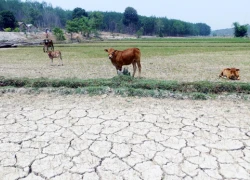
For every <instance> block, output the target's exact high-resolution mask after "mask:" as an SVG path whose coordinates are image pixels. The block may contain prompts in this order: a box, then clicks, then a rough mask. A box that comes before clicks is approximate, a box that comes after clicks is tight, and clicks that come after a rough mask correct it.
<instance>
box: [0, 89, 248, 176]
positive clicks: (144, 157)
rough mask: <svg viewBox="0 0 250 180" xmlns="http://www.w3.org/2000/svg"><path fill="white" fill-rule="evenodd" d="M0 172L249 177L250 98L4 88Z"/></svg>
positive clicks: (0, 103) (69, 174)
mask: <svg viewBox="0 0 250 180" xmlns="http://www.w3.org/2000/svg"><path fill="white" fill-rule="evenodd" d="M0 112H1V113H0V179H2V180H6V179H26V180H31V179H32V180H42V179H50V180H56V179H65V180H66V179H67V180H69V179H74V180H77V179H82V178H83V179H91V180H98V179H103V180H106V179H112V180H113V179H126V180H127V179H131V180H137V179H143V180H146V179H149V180H151V179H152V180H161V179H198V180H200V179H250V166H249V164H250V140H249V137H250V128H249V127H250V120H249V117H250V103H249V102H247V101H235V102H233V101H215V100H207V101H192V100H174V99H153V98H122V97H113V96H106V95H103V96H93V97H90V96H85V95H81V96H78V95H70V96H57V95H55V94H40V95H20V94H11V93H9V94H3V95H0Z"/></svg>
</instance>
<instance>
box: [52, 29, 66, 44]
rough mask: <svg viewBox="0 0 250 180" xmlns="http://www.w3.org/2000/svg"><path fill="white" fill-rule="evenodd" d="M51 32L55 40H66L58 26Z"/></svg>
mask: <svg viewBox="0 0 250 180" xmlns="http://www.w3.org/2000/svg"><path fill="white" fill-rule="evenodd" d="M53 33H54V34H55V36H56V40H58V41H64V40H66V38H65V36H64V34H63V31H62V30H61V29H60V28H57V27H56V28H54V29H53Z"/></svg>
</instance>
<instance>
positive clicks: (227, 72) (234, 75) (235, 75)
mask: <svg viewBox="0 0 250 180" xmlns="http://www.w3.org/2000/svg"><path fill="white" fill-rule="evenodd" d="M219 77H225V78H228V79H231V80H240V69H236V68H226V69H223V70H222V71H221V73H220V75H219Z"/></svg>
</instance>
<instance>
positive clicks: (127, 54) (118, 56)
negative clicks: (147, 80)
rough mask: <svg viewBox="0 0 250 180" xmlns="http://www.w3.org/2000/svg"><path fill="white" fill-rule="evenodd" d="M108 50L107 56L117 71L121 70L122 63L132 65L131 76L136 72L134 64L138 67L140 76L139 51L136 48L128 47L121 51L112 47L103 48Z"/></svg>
mask: <svg viewBox="0 0 250 180" xmlns="http://www.w3.org/2000/svg"><path fill="white" fill-rule="evenodd" d="M104 51H106V52H108V57H109V59H110V60H111V62H112V64H113V65H114V66H115V67H116V70H117V73H118V70H119V71H122V66H124V65H129V64H132V65H133V77H134V75H135V72H136V65H137V66H138V69H139V77H140V76H141V62H140V60H141V52H140V49H138V48H129V49H126V50H123V51H119V50H115V49H113V48H110V49H104Z"/></svg>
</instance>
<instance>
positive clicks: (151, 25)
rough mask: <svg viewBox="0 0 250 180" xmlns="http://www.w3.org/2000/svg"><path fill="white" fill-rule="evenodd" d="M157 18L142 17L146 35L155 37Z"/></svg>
mask: <svg viewBox="0 0 250 180" xmlns="http://www.w3.org/2000/svg"><path fill="white" fill-rule="evenodd" d="M155 20H156V19H155V17H141V21H142V26H143V29H144V34H145V35H153V34H154V29H155Z"/></svg>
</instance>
